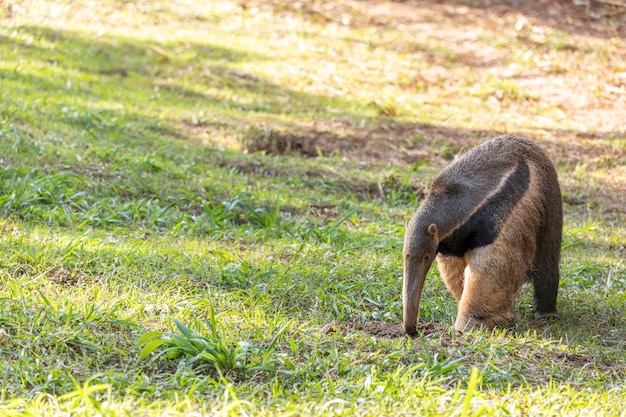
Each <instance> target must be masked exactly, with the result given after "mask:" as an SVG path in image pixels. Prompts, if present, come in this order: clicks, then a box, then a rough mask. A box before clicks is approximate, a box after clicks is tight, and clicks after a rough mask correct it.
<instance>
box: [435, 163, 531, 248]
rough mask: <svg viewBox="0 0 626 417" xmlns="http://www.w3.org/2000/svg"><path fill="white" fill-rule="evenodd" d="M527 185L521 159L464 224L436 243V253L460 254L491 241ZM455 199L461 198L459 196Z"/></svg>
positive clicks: (526, 172) (528, 170)
mask: <svg viewBox="0 0 626 417" xmlns="http://www.w3.org/2000/svg"><path fill="white" fill-rule="evenodd" d="M529 185H530V169H529V168H528V164H526V162H524V161H522V162H520V163H519V164H518V165H517V168H515V171H513V173H512V174H511V175H509V177H508V178H507V179H506V181H505V182H504V185H503V186H502V187H501V188H500V189H499V190H498V191H497V192H496V193H495V194H494V195H492V196H491V197H490V198H489V199H488V200H487V202H486V203H485V204H483V205H482V206H481V207H480V208H479V209H478V210H477V211H476V212H475V213H474V214H472V216H470V218H469V219H467V221H466V222H465V223H463V224H462V225H461V226H459V227H458V228H457V229H456V230H455V231H454V232H452V234H451V235H450V236H448V237H447V238H445V239H444V240H442V241H441V242H439V247H438V248H437V252H439V253H441V254H442V255H446V256H463V255H465V254H466V253H467V252H468V251H470V250H472V249H475V248H480V247H483V246H487V245H489V244H491V243H493V242H494V241H495V240H496V239H497V238H498V235H499V234H500V230H501V229H502V224H503V223H504V222H505V220H506V218H507V217H508V216H509V214H511V211H513V208H514V207H515V205H516V204H517V203H518V202H519V201H520V200H521V199H522V197H523V196H524V194H525V193H526V190H528V187H529ZM459 198H463V197H462V195H460V196H459Z"/></svg>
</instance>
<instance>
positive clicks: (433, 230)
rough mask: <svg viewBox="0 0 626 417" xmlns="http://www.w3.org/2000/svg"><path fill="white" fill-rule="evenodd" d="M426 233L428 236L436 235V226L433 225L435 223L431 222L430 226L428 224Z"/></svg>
mask: <svg viewBox="0 0 626 417" xmlns="http://www.w3.org/2000/svg"><path fill="white" fill-rule="evenodd" d="M428 235H429V236H430V237H435V236H437V226H436V225H435V223H433V224H431V225H430V226H428Z"/></svg>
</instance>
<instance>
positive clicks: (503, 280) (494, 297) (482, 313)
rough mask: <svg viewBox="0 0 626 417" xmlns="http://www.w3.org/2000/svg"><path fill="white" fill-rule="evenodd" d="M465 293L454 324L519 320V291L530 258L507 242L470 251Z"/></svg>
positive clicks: (459, 327) (468, 326)
mask: <svg viewBox="0 0 626 417" xmlns="http://www.w3.org/2000/svg"><path fill="white" fill-rule="evenodd" d="M466 258H467V264H468V267H467V268H466V270H465V276H464V278H465V281H464V289H463V295H462V296H461V300H460V301H459V312H458V315H457V319H456V322H455V323H454V328H455V329H456V330H457V331H460V332H463V331H467V330H469V329H471V328H473V327H480V326H484V327H486V328H493V327H495V326H499V325H507V324H510V323H513V322H514V321H515V293H516V292H517V290H518V289H519V287H520V286H521V285H522V282H524V279H525V278H526V275H527V272H528V269H529V267H530V261H529V260H528V258H527V257H526V256H525V254H524V253H523V251H522V250H519V248H516V247H512V246H511V245H510V243H509V244H507V243H506V242H496V243H493V244H491V245H488V246H485V247H482V248H479V249H475V250H473V251H470V252H469V253H468V254H467V255H466Z"/></svg>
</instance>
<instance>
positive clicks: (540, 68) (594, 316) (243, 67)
mask: <svg viewBox="0 0 626 417" xmlns="http://www.w3.org/2000/svg"><path fill="white" fill-rule="evenodd" d="M0 4H1V5H2V6H3V7H2V9H1V11H0V16H1V20H0V56H1V57H2V59H0V280H1V283H0V373H1V376H2V381H3V384H2V386H1V387H0V415H61V414H63V415H67V414H68V413H69V414H71V415H89V416H91V415H95V414H100V415H111V416H117V415H128V414H131V415H201V414H219V415H313V414H315V415H351V414H356V415H363V416H366V415H372V416H379V415H462V416H469V415H487V416H489V415H505V414H506V415H509V414H512V415H537V416H548V415H568V416H569V415H571V416H574V415H607V416H616V415H622V416H624V415H625V414H624V410H625V409H626V390H625V389H624V383H625V381H626V353H625V352H626V264H625V263H624V254H625V250H626V249H625V247H626V227H625V226H624V219H625V213H626V211H625V209H624V207H625V202H626V197H625V195H626V194H625V193H626V136H625V134H624V132H625V131H626V125H624V120H626V118H624V117H623V116H625V114H624V112H626V110H625V109H626V86H625V85H626V76H625V75H624V74H626V53H625V48H626V46H625V45H624V42H623V37H622V36H623V33H621V32H619V27H620V26H619V24H620V22H623V14H622V13H623V11H624V10H623V9H620V8H615V7H609V6H601V5H598V4H594V5H593V8H592V9H591V10H589V11H587V12H586V11H585V10H584V8H582V9H579V8H573V6H571V3H570V2H565V1H563V2H552V4H551V6H554V7H556V6H559V7H561V9H554V10H556V13H555V14H554V15H551V14H549V13H548V14H547V15H546V14H545V13H544V14H542V13H543V11H541V10H539V11H537V10H533V9H532V7H527V6H524V7H526V8H524V7H522V8H521V9H511V8H509V6H507V5H506V4H505V2H502V3H501V2H492V5H491V7H490V8H481V7H480V2H453V1H450V2H444V3H443V4H439V2H429V1H421V2H417V1H408V2H384V1H373V2H367V3H366V2H360V1H332V2H317V1H302V2H297V3H292V2H279V1H269V0H268V1H256V2H255V1H239V2H229V1H206V2H185V1H182V0H181V1H171V2H150V1H145V2H142V1H128V2H121V1H114V0H107V1H102V2H98V3H97V4H96V3H94V2H87V1H71V0H64V1H61V2H58V1H54V2H52V1H27V0H24V1H17V2H11V1H10V2H8V3H7V2H4V3H0ZM589 16H594V17H593V18H591V17H589ZM622 25H623V24H622ZM497 132H520V133H524V134H527V135H529V136H532V137H533V138H534V139H535V140H536V141H537V142H538V143H540V144H541V145H542V147H544V148H545V149H546V151H547V152H548V153H549V154H550V156H551V157H552V158H553V160H554V161H555V162H556V163H557V165H558V168H559V174H560V178H561V182H562V186H563V194H564V196H565V207H564V209H565V215H566V226H565V230H564V243H563V252H562V281H561V289H560V295H559V311H560V315H559V317H558V318H557V319H554V320H551V321H537V320H535V319H534V317H533V311H532V306H531V304H532V295H531V289H530V288H524V289H523V290H522V291H521V293H520V295H519V299H518V303H517V306H518V315H519V322H518V324H517V326H516V327H515V328H512V329H505V330H495V331H494V332H486V331H476V332H473V333H471V334H468V335H464V336H458V335H456V334H455V333H454V330H453V327H452V324H453V322H454V318H455V314H456V306H455V303H454V301H453V299H452V297H451V296H450V295H449V294H448V293H447V291H446V290H445V288H444V286H443V284H442V283H441V280H440V279H439V277H438V272H437V271H436V268H433V270H432V271H431V272H430V274H429V277H428V281H427V286H426V289H425V293H424V297H423V301H422V310H421V317H420V322H421V327H420V330H421V332H420V336H419V337H417V338H415V339H409V338H408V337H406V336H403V335H402V329H401V326H400V318H401V300H400V289H401V266H402V265H401V264H402V259H401V255H400V254H401V249H402V237H403V232H404V222H405V221H406V220H407V219H408V218H409V217H410V215H411V214H412V212H413V211H414V210H415V208H416V207H417V206H418V204H419V200H420V196H421V195H423V194H422V193H423V189H424V187H425V186H426V185H427V184H428V180H429V178H431V177H432V175H433V174H434V173H435V172H436V170H437V169H439V168H440V167H441V166H443V165H444V164H445V163H447V162H448V161H449V160H450V159H452V158H453V157H454V156H455V155H457V154H458V153H459V152H461V151H462V150H464V149H467V148H469V147H471V146H473V145H475V144H477V143H480V142H481V141H482V140H484V139H485V138H487V137H489V136H490V135H491V134H493V133H497Z"/></svg>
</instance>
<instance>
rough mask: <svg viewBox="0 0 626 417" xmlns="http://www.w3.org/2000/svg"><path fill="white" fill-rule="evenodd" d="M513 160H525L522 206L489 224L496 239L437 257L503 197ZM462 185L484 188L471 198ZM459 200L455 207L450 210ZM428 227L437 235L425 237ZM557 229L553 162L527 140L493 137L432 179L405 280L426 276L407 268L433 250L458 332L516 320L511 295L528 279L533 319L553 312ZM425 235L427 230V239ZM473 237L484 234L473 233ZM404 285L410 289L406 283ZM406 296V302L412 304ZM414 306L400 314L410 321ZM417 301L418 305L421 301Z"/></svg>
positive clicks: (414, 228)
mask: <svg viewBox="0 0 626 417" xmlns="http://www.w3.org/2000/svg"><path fill="white" fill-rule="evenodd" d="M516 161H524V162H525V164H526V165H527V166H528V172H529V178H530V180H529V182H528V183H527V189H526V190H525V191H524V193H523V195H521V197H520V199H519V201H516V202H515V204H514V205H509V206H507V207H512V208H511V209H510V210H509V211H507V212H506V214H507V215H506V217H505V218H504V219H500V220H497V223H494V224H497V225H498V227H499V233H498V235H497V238H495V240H494V241H493V242H490V243H489V244H486V245H481V246H479V247H473V248H470V249H468V250H467V251H465V252H464V253H462V254H458V253H457V254H454V255H450V254H442V253H439V252H440V251H441V249H442V247H441V245H440V243H441V242H442V241H444V240H445V242H446V244H447V245H452V247H454V245H456V244H460V243H459V242H455V241H454V240H452V241H451V240H450V239H452V238H455V236H456V235H454V233H455V231H458V230H459V227H460V226H462V225H463V224H464V223H465V222H467V221H468V219H470V218H471V216H472V215H474V214H476V212H477V211H478V210H479V209H480V208H481V207H482V206H481V205H484V202H485V201H488V199H490V198H492V199H494V200H496V201H497V200H499V199H500V195H499V194H497V192H498V191H499V190H500V188H501V187H502V186H503V184H504V182H505V180H507V178H508V176H509V175H511V172H513V170H514V169H515V166H516V164H518V163H519V162H516ZM494 178H496V179H497V178H501V180H494ZM459 184H461V185H459ZM463 184H472V187H474V188H472V189H478V190H484V191H482V192H483V195H482V196H479V195H476V193H474V194H473V195H469V196H468V194H467V192H466V191H465V192H464V191H463ZM457 195H458V204H456V205H455V204H450V203H449V202H450V201H455V199H457V197H456V196H457ZM494 196H495V197H494ZM438 198H439V199H441V198H447V200H442V201H445V202H446V204H442V203H437V201H439V200H437V199H438ZM502 198H507V196H506V195H505V196H503V197H502ZM450 206H452V207H453V208H452V209H450ZM454 207H460V209H459V211H462V213H463V214H459V215H456V214H455V213H454V211H451V210H454ZM463 210H464V211H463ZM507 210H508V209H507ZM496 214H497V211H496ZM455 215H456V216H457V217H456V218H455V217H454V216H455ZM478 224H479V225H480V224H482V223H480V222H479V223H478ZM426 225H430V226H426ZM433 225H435V227H436V230H437V235H436V236H432V234H431V233H430V232H431V231H432V228H431V226H433ZM477 227H478V226H477ZM561 228H562V208H561V195H560V189H559V186H558V181H557V177H556V171H555V170H554V167H553V166H552V163H551V162H550V161H549V159H548V158H547V157H546V156H545V154H544V153H543V152H542V151H541V149H540V148H538V147H537V146H536V145H534V144H533V143H532V142H530V141H529V140H527V139H525V138H521V137H517V136H508V137H497V138H495V139H493V140H491V141H489V142H487V143H485V144H484V145H482V146H481V147H478V148H476V149H475V150H474V151H472V152H471V153H469V154H468V155H466V156H464V157H462V158H461V159H460V160H458V161H457V162H455V163H453V164H452V165H451V166H449V167H448V168H447V169H445V170H444V171H442V173H441V174H440V175H439V176H438V177H437V178H435V180H434V181H433V186H432V187H431V191H430V194H429V196H428V197H427V199H426V201H425V202H424V203H423V204H422V206H421V207H420V209H419V210H418V212H417V213H416V214H415V216H414V218H412V219H411V222H410V223H409V226H408V227H407V236H406V237H405V281H406V280H409V282H410V280H411V279H416V278H419V277H414V276H412V274H411V271H418V270H419V271H424V270H426V271H427V269H428V266H430V263H428V264H423V263H422V264H421V265H420V266H415V265H407V262H408V263H409V264H410V263H411V262H414V261H413V260H414V259H426V258H427V257H426V258H425V257H424V255H420V256H421V258H420V256H413V257H411V254H414V255H415V254H423V253H429V251H432V248H433V247H437V250H436V251H435V253H438V254H437V264H438V267H439V271H440V274H441V276H442V278H443V281H444V283H445V284H446V286H447V288H448V289H449V290H450V292H451V293H452V294H453V295H454V297H455V298H456V299H457V301H458V304H459V310H458V315H457V319H456V322H455V328H456V329H457V330H458V331H465V330H468V329H470V328H472V327H478V326H484V327H488V328H491V327H494V326H498V325H503V324H508V323H511V322H513V321H514V320H515V294H516V292H517V291H518V289H519V288H520V286H521V285H522V283H523V282H524V281H525V280H530V281H532V282H533V284H534V287H535V301H536V310H537V313H538V314H540V315H543V314H550V313H554V312H555V311H556V297H557V291H558V281H559V272H558V262H559V252H560V243H561ZM424 229H427V230H426V233H424ZM477 232H481V230H480V229H477ZM446 239H447V240H446ZM424 248H429V249H428V250H426V249H424ZM433 256H434V254H433ZM430 261H431V262H432V257H431V258H430ZM413 275H414V274H413ZM424 277H425V273H424ZM421 279H423V277H422V278H421ZM405 286H407V288H412V287H411V286H409V285H408V284H406V283H405ZM407 294H408V293H407ZM407 294H405V298H410V297H408V295H407ZM411 302H412V300H410V299H408V300H406V299H405V303H408V306H407V308H406V309H405V316H406V312H408V313H409V315H410V314H413V311H414V310H415V308H414V306H413V305H411ZM417 303H418V307H419V297H418V299H417ZM405 327H406V329H407V332H409V333H410V332H411V331H412V327H413V320H412V319H411V317H408V318H407V317H405Z"/></svg>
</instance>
